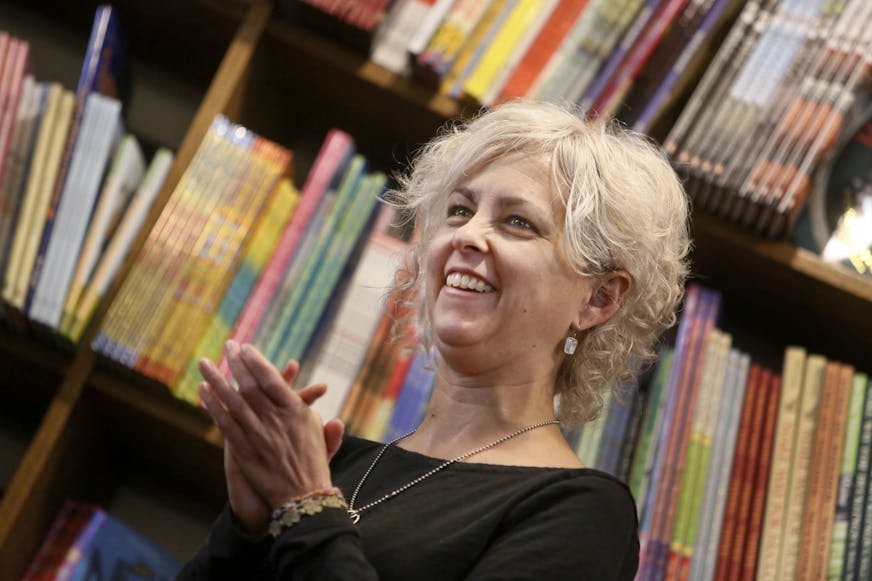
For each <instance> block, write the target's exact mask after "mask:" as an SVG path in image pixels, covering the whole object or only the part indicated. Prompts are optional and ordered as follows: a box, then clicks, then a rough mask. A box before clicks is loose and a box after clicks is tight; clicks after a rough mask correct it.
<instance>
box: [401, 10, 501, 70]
mask: <svg viewBox="0 0 872 581" xmlns="http://www.w3.org/2000/svg"><path fill="white" fill-rule="evenodd" d="M490 3H491V0H457V2H455V3H454V4H453V5H452V7H451V8H450V9H449V10H448V13H447V14H446V15H445V17H444V18H443V19H442V22H441V23H440V24H439V26H438V27H437V28H436V31H435V32H434V33H433V35H432V36H431V38H430V40H429V42H428V43H427V46H426V47H425V48H424V50H423V51H421V52H420V53H419V54H418V56H417V58H416V61H415V65H414V75H415V76H416V77H417V78H418V80H420V81H422V82H424V83H425V84H427V85H430V86H432V87H438V86H439V83H440V81H441V79H442V78H443V77H444V76H445V75H446V74H448V71H449V70H450V69H451V67H452V66H453V64H454V61H455V60H456V59H457V57H458V55H459V54H460V51H461V50H462V49H463V47H464V46H465V45H466V44H467V42H468V39H469V36H470V34H471V33H472V31H473V29H474V28H475V26H476V24H477V23H478V21H479V20H480V19H481V18H482V16H483V15H484V14H485V11H486V10H487V8H488V6H489V5H490Z"/></svg>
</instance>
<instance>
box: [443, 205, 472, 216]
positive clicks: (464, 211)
mask: <svg viewBox="0 0 872 581" xmlns="http://www.w3.org/2000/svg"><path fill="white" fill-rule="evenodd" d="M454 216H461V217H463V218H470V217H472V210H470V209H469V208H467V207H466V206H461V205H459V204H458V205H455V206H449V208H448V217H449V218H453V217H454Z"/></svg>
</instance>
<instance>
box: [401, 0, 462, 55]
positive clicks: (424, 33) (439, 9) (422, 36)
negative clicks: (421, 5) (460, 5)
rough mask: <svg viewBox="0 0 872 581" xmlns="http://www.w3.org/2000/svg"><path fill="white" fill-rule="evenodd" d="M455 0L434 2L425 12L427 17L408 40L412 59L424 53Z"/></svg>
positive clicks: (437, 0)
mask: <svg viewBox="0 0 872 581" xmlns="http://www.w3.org/2000/svg"><path fill="white" fill-rule="evenodd" d="M455 2H456V0H436V3H435V4H433V6H432V7H431V8H430V11H429V12H427V17H426V18H425V19H424V20H423V21H422V22H421V23H420V25H419V26H418V29H417V30H416V31H415V34H414V36H412V38H411V39H409V45H408V52H409V55H410V56H411V58H414V57H416V56H418V55H419V54H421V53H422V52H424V49H425V48H427V44H429V42H430V39H431V38H433V35H434V34H435V33H436V29H437V28H439V25H440V24H442V21H443V20H445V15H446V14H448V11H449V10H451V8H452V7H453V6H454V3H455Z"/></svg>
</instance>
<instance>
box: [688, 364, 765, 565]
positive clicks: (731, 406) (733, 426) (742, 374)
mask: <svg viewBox="0 0 872 581" xmlns="http://www.w3.org/2000/svg"><path fill="white" fill-rule="evenodd" d="M750 365H751V360H750V356H749V355H748V354H747V353H742V352H740V351H739V350H737V349H731V350H730V355H729V362H728V366H727V375H726V377H725V379H724V381H725V386H724V390H725V391H724V394H725V397H726V400H725V402H724V403H725V404H726V406H725V407H726V410H725V413H723V414H720V415H719V421H718V425H717V426H716V428H715V429H716V433H718V435H719V436H720V435H722V436H723V438H722V439H721V438H716V439H715V442H717V443H718V446H717V447H716V448H714V452H713V454H712V458H711V462H710V463H711V468H712V474H711V475H710V476H709V478H707V479H706V488H705V491H704V492H703V501H702V506H703V507H704V508H703V509H701V512H700V520H699V522H698V523H697V530H698V531H699V535H698V537H697V538H696V540H695V543H694V549H693V554H692V555H693V556H692V559H691V563H690V566H691V568H690V573H689V578H691V579H712V578H714V574H715V568H716V567H717V557H718V547H719V545H720V540H721V533H722V532H723V525H724V518H723V515H724V511H725V510H726V505H727V500H728V492H729V486H730V476H731V474H732V470H733V465H734V463H735V450H736V446H737V441H738V434H739V426H740V422H741V418H742V410H743V409H744V406H745V398H746V397H747V386H748V373H749V369H750Z"/></svg>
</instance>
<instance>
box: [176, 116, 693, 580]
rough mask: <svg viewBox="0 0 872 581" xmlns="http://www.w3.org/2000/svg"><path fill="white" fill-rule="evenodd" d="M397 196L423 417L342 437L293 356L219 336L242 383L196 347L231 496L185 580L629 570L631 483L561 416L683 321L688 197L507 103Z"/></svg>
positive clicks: (587, 412)
mask: <svg viewBox="0 0 872 581" xmlns="http://www.w3.org/2000/svg"><path fill="white" fill-rule="evenodd" d="M397 196H398V198H399V200H400V204H401V205H403V206H404V207H406V208H408V209H410V210H411V211H412V212H413V213H414V216H415V218H416V220H417V221H418V224H419V231H420V233H421V238H420V243H419V244H418V246H417V248H416V253H415V258H414V260H413V261H412V262H413V264H412V266H411V272H410V275H411V276H410V277H408V282H407V285H406V288H407V290H408V289H409V288H412V289H420V290H421V291H423V292H422V293H421V296H422V297H423V298H422V304H421V308H420V309H419V312H420V315H421V320H420V326H421V327H422V332H421V336H424V337H427V338H428V341H427V343H429V344H428V345H426V347H427V348H431V349H432V352H433V353H434V366H435V369H436V371H437V379H436V383H435V386H434V391H433V396H432V399H431V401H430V403H429V407H428V410H427V413H426V417H425V419H424V420H423V422H422V423H421V425H420V426H419V428H418V429H417V431H415V432H414V433H412V434H410V435H407V437H404V438H401V439H400V440H398V441H396V442H394V443H392V444H390V445H387V446H383V445H381V444H377V443H374V442H368V441H365V440H361V439H357V438H343V437H342V426H341V424H340V423H339V422H338V420H330V421H328V422H327V423H326V424H324V425H322V423H321V419H320V418H319V417H318V416H317V414H316V413H315V412H313V411H312V410H311V409H310V408H309V405H310V404H311V403H312V402H313V401H314V400H315V399H317V398H318V397H319V396H320V395H321V394H323V393H324V390H325V387H324V386H312V387H307V388H304V389H302V390H299V391H296V392H295V391H293V390H291V389H289V388H288V386H289V385H290V384H292V382H293V379H294V376H295V374H296V371H297V364H296V363H294V362H292V363H290V364H289V365H288V366H287V367H286V368H285V370H284V371H283V372H281V373H280V372H279V371H278V370H276V369H275V368H274V367H273V366H272V365H271V364H270V363H269V362H268V361H266V360H265V359H264V358H263V357H262V356H261V355H260V354H259V353H258V352H257V351H256V350H255V349H254V348H252V347H250V346H242V347H240V346H238V345H235V344H228V346H227V357H228V360H229V362H230V366H231V369H232V371H233V375H234V378H235V380H236V382H237V383H238V388H239V389H238V392H236V391H234V390H233V389H231V388H230V387H229V386H228V385H227V383H226V382H225V381H224V379H223V378H222V377H221V375H220V374H219V373H218V372H217V371H216V370H215V367H214V365H213V364H211V363H210V362H207V361H204V362H202V364H201V370H202V372H203V375H204V377H205V379H206V380H207V383H204V384H203V386H202V390H201V395H202V399H203V403H204V406H205V407H206V409H207V410H208V412H209V414H210V415H211V416H212V417H213V419H214V420H215V422H216V423H217V425H218V427H219V428H220V429H221V431H222V432H223V434H224V435H225V438H226V445H225V471H226V477H227V484H228V491H229V497H230V506H229V509H228V510H226V511H225V512H224V514H222V516H221V517H220V518H219V521H218V523H216V526H215V528H214V529H213V531H212V534H211V536H210V539H209V542H208V543H207V545H206V546H204V547H203V549H201V551H200V552H199V553H198V555H197V556H196V557H195V558H194V560H193V561H192V562H191V563H189V564H188V566H187V567H186V568H185V570H184V571H183V572H182V574H181V576H180V578H182V579H207V578H208V579H261V578H262V579H325V578H329V579H416V580H420V579H461V578H471V579H481V578H493V579H569V578H572V579H595V580H602V579H632V578H633V576H634V574H635V571H636V566H637V563H638V550H639V547H638V537H637V521H636V512H635V506H634V502H633V499H632V497H631V496H630V493H629V490H628V489H627V487H626V486H625V485H624V484H623V483H621V482H619V481H617V480H616V479H614V478H612V477H611V476H609V475H607V474H604V473H601V472H598V471H596V470H592V469H588V468H585V467H584V465H583V463H582V461H580V460H579V458H577V457H576V455H575V454H574V452H573V450H572V449H571V448H570V447H569V446H568V445H567V443H566V441H565V440H564V438H563V436H562V434H561V431H560V429H559V428H560V426H559V424H560V423H562V424H564V425H572V424H573V423H576V422H578V421H579V420H582V419H592V418H593V417H595V416H596V415H597V414H598V412H599V411H600V408H601V407H602V401H603V394H604V392H605V391H606V390H608V389H611V388H614V387H615V386H619V385H622V384H624V385H626V384H627V382H628V381H629V380H630V379H631V378H632V377H633V375H634V374H635V372H638V370H639V366H640V365H641V364H642V363H644V362H646V361H648V360H650V358H651V357H652V354H653V353H652V345H653V342H654V341H655V339H656V338H657V336H658V335H659V334H660V333H661V332H662V331H663V330H664V329H665V328H667V327H668V326H670V325H672V324H673V323H674V320H675V315H674V310H675V308H676V306H677V304H678V302H679V300H680V297H681V295H682V290H683V281H684V277H685V275H686V255H687V251H688V238H687V228H686V219H687V202H686V198H685V195H684V193H683V191H682V188H681V186H680V184H679V182H678V180H677V178H676V176H675V174H674V173H673V171H672V170H671V168H670V166H669V164H668V163H667V161H666V160H665V158H664V157H663V155H661V154H660V153H659V152H658V151H657V149H656V148H654V147H653V146H652V145H650V144H649V143H648V142H647V141H646V140H645V139H643V138H641V137H639V136H637V135H634V134H631V133H627V132H623V131H620V130H618V129H616V128H615V127H614V126H610V125H608V124H606V123H604V122H593V123H589V122H586V121H583V120H581V119H579V118H577V117H576V116H574V115H573V114H572V113H570V112H568V111H565V110H563V109H561V108H559V107H556V106H552V105H546V104H535V103H524V102H517V103H510V104H506V105H503V106H501V107H499V108H498V109H495V110H493V111H491V112H488V113H485V114H483V115H481V116H480V117H479V118H478V119H476V120H474V121H473V122H471V123H470V124H469V125H468V126H466V127H461V128H454V129H452V130H450V131H448V132H446V133H445V134H444V135H442V136H440V137H438V138H436V139H435V140H434V141H433V142H431V143H430V144H429V145H428V146H427V147H425V148H424V150H423V151H422V152H421V154H420V155H419V156H418V158H417V160H416V162H415V163H414V165H413V167H412V169H411V171H410V172H409V174H408V175H406V176H404V177H402V178H401V179H400V188H399V191H398V192H397ZM555 400H556V402H557V405H556V407H555ZM555 409H556V414H555ZM268 529H269V531H270V532H271V533H272V534H266V531H267V530H268Z"/></svg>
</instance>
